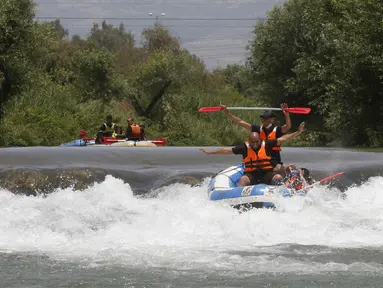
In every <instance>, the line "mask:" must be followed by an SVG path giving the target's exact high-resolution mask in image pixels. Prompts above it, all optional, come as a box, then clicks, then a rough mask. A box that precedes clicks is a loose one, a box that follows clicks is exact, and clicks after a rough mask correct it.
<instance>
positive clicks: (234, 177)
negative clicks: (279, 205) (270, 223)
mask: <svg viewBox="0 0 383 288" xmlns="http://www.w3.org/2000/svg"><path fill="white" fill-rule="evenodd" d="M243 174H244V167H243V165H237V166H232V167H229V168H227V169H225V170H223V171H221V172H219V173H218V174H217V175H216V176H215V177H214V178H213V179H212V180H211V181H210V183H209V187H208V197H209V199H210V200H211V201H215V202H221V203H223V204H227V205H230V206H233V207H234V208H241V207H248V208H274V207H275V201H276V200H277V199H278V198H281V197H292V196H293V195H301V196H305V195H306V193H298V194H297V193H295V191H294V190H292V189H288V188H286V187H284V186H273V185H266V184H258V185H252V186H240V187H238V182H239V179H240V178H241V176H243Z"/></svg>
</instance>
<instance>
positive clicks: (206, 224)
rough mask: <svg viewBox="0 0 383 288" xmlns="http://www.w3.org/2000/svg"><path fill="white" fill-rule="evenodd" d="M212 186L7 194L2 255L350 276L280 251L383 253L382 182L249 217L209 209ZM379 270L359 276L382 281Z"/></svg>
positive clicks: (0, 195)
mask: <svg viewBox="0 0 383 288" xmlns="http://www.w3.org/2000/svg"><path fill="white" fill-rule="evenodd" d="M208 181H209V179H205V181H204V182H203V183H201V185H199V186H190V185H185V184H173V185H170V186H166V187H162V188H161V189H157V190H155V191H152V193H151V197H148V196H146V197H136V196H133V192H132V190H131V187H130V185H129V184H124V183H123V181H122V180H120V179H116V178H114V177H112V176H108V177H107V178H106V180H105V181H104V182H102V183H100V184H94V185H93V186H92V187H91V188H88V189H87V190H85V191H82V192H79V191H72V190H71V189H65V190H61V189H59V190H56V191H55V192H54V193H52V194H50V195H49V196H47V197H42V196H41V197H40V196H39V197H27V196H19V195H14V194H12V193H10V192H8V191H5V190H2V191H0V218H1V219H2V221H0V251H1V252H32V253H44V254H47V255H49V256H51V257H54V258H57V259H88V260H89V261H90V262H91V263H101V262H108V263H111V262H112V263H113V262H115V263H120V264H121V263H123V264H126V265H133V264H134V265H143V266H152V267H156V266H161V267H178V268H182V269H193V268H197V267H198V269H201V267H206V268H209V269H217V270H220V269H232V268H233V265H234V266H235V268H236V269H237V270H241V271H254V270H257V271H292V270H296V269H297V268H299V270H300V271H328V270H331V271H333V270H334V269H335V270H340V271H343V270H347V269H349V268H350V267H349V265H345V264H339V263H338V264H336V263H333V264H329V263H326V264H323V263H322V264H321V263H316V264H315V263H311V264H308V263H307V262H306V261H307V260H294V261H293V262H292V260H291V259H288V258H286V257H285V256H283V253H282V252H283V251H284V248H283V247H284V245H288V244H292V245H296V244H299V245H323V246H327V247H328V249H330V250H331V249H334V248H358V247H379V246H382V245H383V237H381V235H382V230H383V192H382V187H383V177H373V178H370V179H369V180H368V181H367V182H366V183H364V184H363V185H361V186H355V187H351V188H349V189H348V190H347V191H346V194H347V197H346V198H345V199H342V197H340V192H339V191H337V190H329V189H326V188H324V187H317V188H315V189H313V190H312V191H311V192H310V193H309V194H308V196H306V197H295V198H291V199H280V200H279V201H278V202H277V207H278V208H277V209H276V210H270V209H254V210H251V211H249V212H246V213H239V212H238V211H237V210H235V209H233V208H231V207H228V206H222V205H220V204H218V203H214V202H210V201H208V199H207V192H206V189H207V185H208ZM278 251H279V252H280V253H282V254H279V255H278V256H275V253H277V252H278ZM295 253H298V254H299V251H298V252H295ZM305 253H306V254H307V253H314V254H320V253H327V252H324V251H323V248H321V249H319V248H318V249H315V248H313V250H312V251H311V252H308V251H305ZM375 264H376V263H375ZM375 264H374V265H373V268H371V267H369V268H365V267H364V268H361V267H359V268H360V269H367V270H369V271H370V270H378V271H383V266H381V265H380V264H379V265H378V264H376V265H375ZM352 265H358V264H355V263H354V264H352ZM360 265H362V264H360ZM363 265H364V264H363ZM334 267H335V268H334Z"/></svg>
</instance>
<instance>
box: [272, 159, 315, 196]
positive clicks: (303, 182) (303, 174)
mask: <svg viewBox="0 0 383 288" xmlns="http://www.w3.org/2000/svg"><path fill="white" fill-rule="evenodd" d="M273 181H274V183H272V184H275V185H283V186H285V187H287V188H289V189H292V190H295V191H299V190H301V189H303V188H305V187H306V186H308V185H311V184H312V183H314V180H313V179H312V178H311V176H310V171H309V170H308V169H306V168H297V167H296V165H294V164H291V165H288V166H286V167H285V176H284V177H282V176H280V177H276V178H274V179H273Z"/></svg>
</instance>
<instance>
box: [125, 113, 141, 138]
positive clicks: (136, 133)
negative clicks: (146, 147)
mask: <svg viewBox="0 0 383 288" xmlns="http://www.w3.org/2000/svg"><path fill="white" fill-rule="evenodd" d="M141 133H142V129H141V127H140V126H139V125H136V124H134V118H129V119H128V127H127V128H126V140H131V141H139V140H140V139H141V138H142V135H141Z"/></svg>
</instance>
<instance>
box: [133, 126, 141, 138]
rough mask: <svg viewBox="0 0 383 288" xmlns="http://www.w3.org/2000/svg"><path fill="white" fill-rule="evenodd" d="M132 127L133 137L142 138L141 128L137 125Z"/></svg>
mask: <svg viewBox="0 0 383 288" xmlns="http://www.w3.org/2000/svg"><path fill="white" fill-rule="evenodd" d="M130 127H132V135H133V136H135V137H140V135H141V127H140V126H138V125H136V124H133V125H132V126H130Z"/></svg>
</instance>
